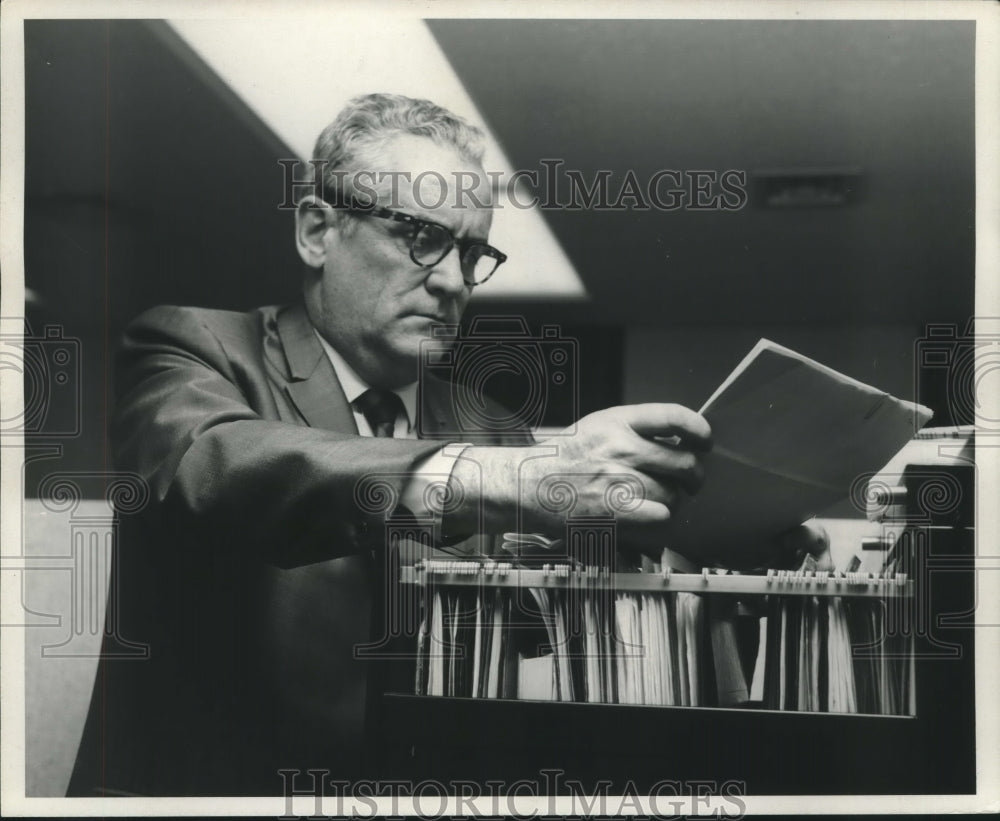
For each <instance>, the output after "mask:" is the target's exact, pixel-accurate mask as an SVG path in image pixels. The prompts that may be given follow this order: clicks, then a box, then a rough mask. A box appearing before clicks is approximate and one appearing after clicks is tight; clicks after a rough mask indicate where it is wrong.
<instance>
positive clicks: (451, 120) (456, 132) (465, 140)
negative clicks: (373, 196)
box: [313, 94, 485, 198]
mask: <svg viewBox="0 0 1000 821" xmlns="http://www.w3.org/2000/svg"><path fill="white" fill-rule="evenodd" d="M397 134H413V135H415V136H418V137H428V138H429V139H431V140H433V141H434V142H436V143H437V144H438V145H442V146H446V147H451V148H454V149H455V150H456V151H457V152H458V153H459V154H460V155H461V156H462V157H463V158H464V159H466V160H468V161H469V162H473V163H476V164H479V165H481V164H482V161H483V153H484V150H485V146H484V139H483V132H482V131H481V130H480V129H478V128H477V127H476V126H474V125H472V124H470V123H468V122H466V121H465V120H463V119H462V118H461V117H458V116H456V115H455V114H452V113H451V112H450V111H448V110H447V109H445V108H442V107H441V106H439V105H437V104H435V103H432V102H431V101H430V100H417V99H413V98H412V97H404V96H403V95H401V94H363V95H361V96H360V97H354V98H353V99H352V100H351V101H350V102H349V103H348V104H347V105H346V106H345V107H344V108H343V109H342V110H341V112H340V113H339V114H338V115H337V117H336V119H334V121H333V122H332V123H330V124H329V125H328V126H327V127H326V128H324V129H323V131H322V133H321V134H320V135H319V138H318V139H317V140H316V147H315V148H314V149H313V173H314V179H313V182H314V184H315V187H316V189H317V191H316V193H317V194H320V195H321V196H323V197H324V198H326V196H327V195H332V194H333V193H334V192H335V191H338V189H341V188H342V189H344V190H343V191H339V192H338V197H339V196H344V197H350V196H351V195H352V194H353V193H354V192H353V191H352V190H351V183H350V173H346V174H345V173H344V172H357V171H360V170H362V169H361V168H359V164H360V163H361V162H363V161H364V162H369V163H370V162H372V160H373V159H374V157H375V155H376V154H377V152H378V151H379V149H380V148H381V147H382V146H383V145H384V144H385V143H386V141H387V140H388V139H389V138H391V137H393V136H395V135H397ZM317 172H319V173H321V174H322V180H318V179H315V175H316V173H317ZM320 182H322V187H320V186H319V183H320Z"/></svg>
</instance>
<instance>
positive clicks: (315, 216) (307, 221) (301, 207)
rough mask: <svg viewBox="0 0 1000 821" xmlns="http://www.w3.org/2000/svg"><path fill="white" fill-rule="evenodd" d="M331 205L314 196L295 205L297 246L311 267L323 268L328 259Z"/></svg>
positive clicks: (303, 259)
mask: <svg viewBox="0 0 1000 821" xmlns="http://www.w3.org/2000/svg"><path fill="white" fill-rule="evenodd" d="M329 210H330V208H329V206H328V205H326V204H325V203H324V202H322V201H321V200H319V199H318V198H316V197H313V196H307V197H303V198H302V199H301V200H300V201H299V204H298V205H297V206H296V207H295V247H296V248H297V249H298V252H299V256H300V257H302V261H303V262H304V263H305V264H306V265H308V266H309V267H310V268H322V267H323V263H324V262H325V261H326V242H325V238H326V232H327V231H328V230H329V229H330V228H331V227H333V226H331V225H330V221H329V217H328V215H329Z"/></svg>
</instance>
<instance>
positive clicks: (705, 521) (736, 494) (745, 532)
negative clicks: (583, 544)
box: [667, 339, 931, 567]
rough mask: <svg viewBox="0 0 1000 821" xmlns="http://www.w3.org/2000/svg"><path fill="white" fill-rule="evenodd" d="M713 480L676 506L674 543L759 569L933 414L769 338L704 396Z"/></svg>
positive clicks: (708, 472)
mask: <svg viewBox="0 0 1000 821" xmlns="http://www.w3.org/2000/svg"><path fill="white" fill-rule="evenodd" d="M701 413H702V414H703V415H704V417H705V418H706V419H707V420H708V422H709V424H710V425H711V426H712V439H713V442H714V445H713V448H712V452H711V453H710V454H708V456H707V457H706V458H705V484H704V486H703V487H702V488H701V490H700V491H699V493H698V494H697V495H695V496H693V497H691V498H686V499H684V500H683V503H682V504H681V505H679V506H678V509H677V510H676V511H675V513H674V519H673V524H672V526H671V533H672V535H671V540H670V542H669V543H668V544H667V546H668V547H669V548H670V549H672V550H675V551H677V552H679V553H682V554H684V555H686V556H688V557H690V558H693V559H696V560H699V561H702V562H704V563H706V564H711V563H718V564H720V565H724V566H733V567H752V566H755V565H757V564H760V559H761V557H762V556H763V555H764V553H763V551H762V549H761V548H762V547H764V546H766V545H767V544H768V543H769V542H770V541H771V539H773V537H774V536H776V535H777V534H779V533H782V532H783V531H785V530H788V529H789V528H791V527H794V526H795V525H797V524H800V523H801V522H803V521H805V520H806V519H808V518H810V517H811V516H813V515H815V514H817V513H820V512H822V511H823V510H824V509H825V508H827V507H829V506H830V505H831V504H833V503H834V502H837V501H839V500H841V499H843V498H846V497H847V495H848V493H849V492H850V489H851V485H852V483H853V482H854V481H855V480H856V479H857V477H858V476H860V475H861V474H863V473H866V472H871V471H874V470H877V469H879V468H881V467H882V466H883V465H884V464H885V463H886V462H888V461H889V459H890V458H891V457H892V456H893V454H895V453H896V452H897V451H898V450H899V449H900V448H901V447H902V446H903V445H904V444H906V442H908V441H909V440H910V439H911V438H912V437H913V435H914V433H915V432H916V431H917V430H919V429H920V428H921V427H923V426H924V425H925V424H926V423H927V422H928V420H930V418H931V411H930V409H928V408H925V407H923V406H922V405H917V404H915V403H913V402H906V401H904V400H901V399H896V398H894V397H892V396H889V395H888V394H886V393H884V392H883V391H880V390H877V389H876V388H873V387H871V386H869V385H865V384H863V383H861V382H858V381H857V380H856V379H851V378H850V377H847V376H844V375H843V374H841V373H838V372H837V371H834V370H833V369H831V368H828V367H826V366H824V365H820V364H819V363H818V362H814V361H813V360H811V359H809V358H808V357H805V356H802V355H801V354H797V353H795V352H794V351H791V350H789V349H788V348H784V347H782V346H781V345H778V344H776V343H774V342H771V341H770V340H767V339H762V340H760V342H758V343H757V345H756V346H755V347H754V348H753V350H752V351H750V353H749V354H748V355H747V356H746V358H745V359H744V360H743V361H742V362H741V363H740V364H739V365H738V366H737V368H736V369H735V370H734V371H733V372H732V374H730V376H729V377H728V378H727V379H726V381H725V382H723V383H722V385H721V386H720V387H719V389H718V390H717V391H716V392H715V393H714V394H713V395H712V397H711V398H710V399H709V400H708V401H707V402H706V403H705V405H704V406H703V407H702V409H701Z"/></svg>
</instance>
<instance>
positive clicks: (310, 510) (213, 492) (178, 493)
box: [111, 308, 442, 566]
mask: <svg viewBox="0 0 1000 821" xmlns="http://www.w3.org/2000/svg"><path fill="white" fill-rule="evenodd" d="M232 316H238V315H232ZM255 342H258V343H259V340H255ZM245 347H246V350H244V351H242V352H240V353H236V354H234V352H233V351H232V350H231V349H230V348H231V346H227V347H226V348H224V347H223V345H222V343H220V341H219V336H218V335H217V334H215V333H213V332H212V331H211V330H209V328H208V327H207V326H206V324H205V323H204V322H203V321H201V320H200V319H199V317H198V315H197V313H196V312H194V311H192V310H190V309H181V308H158V309H154V310H153V311H150V312H147V313H146V314H144V315H143V316H141V317H140V318H139V319H138V320H136V321H135V322H134V323H133V324H132V325H131V326H130V327H129V328H128V330H127V331H126V333H125V337H124V341H123V344H122V348H121V351H120V355H119V358H118V367H117V369H116V376H117V383H116V393H117V395H118V401H117V405H116V411H115V414H114V417H113V419H112V426H111V439H112V454H113V459H114V462H115V464H116V467H118V468H119V469H122V470H128V471H133V472H135V473H137V474H139V475H140V476H141V477H142V478H143V479H144V480H145V481H146V482H147V483H148V485H149V488H150V493H151V501H150V509H149V511H148V513H147V515H152V516H158V517H159V518H160V522H159V524H160V526H162V527H165V528H170V529H171V530H172V531H174V532H176V533H178V534H182V535H183V536H184V541H186V542H189V543H191V544H197V545H204V544H205V543H209V544H211V543H213V542H215V543H226V544H238V545H240V549H241V550H243V549H245V550H255V551H260V552H261V553H263V554H264V555H265V556H266V558H268V559H269V560H270V561H273V562H274V563H276V564H279V565H282V566H291V565H298V564H304V563H308V562H311V561H318V560H321V559H328V558H334V557H337V556H341V555H347V554H350V553H356V552H361V551H363V550H367V549H371V548H372V547H375V546H376V545H378V544H380V543H381V541H382V539H381V537H382V533H383V521H384V511H385V510H386V509H387V504H386V503H387V501H388V500H391V499H398V497H399V494H400V492H401V489H402V487H403V485H404V483H405V481H406V477H407V476H408V475H409V474H410V473H411V472H412V470H413V467H414V465H415V464H417V463H419V462H420V461H421V460H422V459H424V458H425V457H426V456H428V455H429V454H430V453H432V452H434V451H435V450H437V449H439V448H440V447H441V444H442V443H441V442H432V441H417V440H395V439H373V438H362V437H360V436H358V435H356V434H353V435H352V434H347V433H338V432H332V431H327V430H321V429H318V428H312V427H307V426H305V425H302V424H297V423H296V422H293V421H276V420H275V419H274V418H269V417H272V416H275V415H276V413H275V412H270V410H269V409H272V408H273V407H274V398H273V396H271V393H270V391H271V388H270V386H268V384H267V379H266V377H265V376H264V371H263V365H262V364H261V362H260V361H259V360H260V357H259V354H257V355H256V358H257V361H256V362H254V355H253V354H251V352H250V351H251V348H255V349H256V350H258V351H259V344H257V345H254V346H252V345H251V344H250V343H249V342H248V344H247V345H246V346H245ZM262 410H264V411H266V413H265V414H264V415H262V412H261V411H262ZM265 416H266V417H268V418H265ZM388 507H389V508H391V505H388ZM188 536H189V537H190V539H188V538H187V537H188Z"/></svg>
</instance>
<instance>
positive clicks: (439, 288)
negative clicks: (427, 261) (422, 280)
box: [427, 245, 467, 297]
mask: <svg viewBox="0 0 1000 821" xmlns="http://www.w3.org/2000/svg"><path fill="white" fill-rule="evenodd" d="M466 289H467V286H466V284H465V278H464V277H463V276H462V262H461V259H460V251H459V249H458V246H457V245H456V246H455V247H454V248H452V249H451V250H450V251H449V252H448V253H447V254H445V255H444V258H443V259H442V260H441V261H440V262H439V263H438V264H437V265H435V266H434V267H433V268H431V272H430V274H429V275H428V277H427V290H428V291H431V292H432V293H438V294H441V295H445V296H449V297H457V296H460V295H461V294H463V293H465V291H466Z"/></svg>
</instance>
